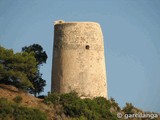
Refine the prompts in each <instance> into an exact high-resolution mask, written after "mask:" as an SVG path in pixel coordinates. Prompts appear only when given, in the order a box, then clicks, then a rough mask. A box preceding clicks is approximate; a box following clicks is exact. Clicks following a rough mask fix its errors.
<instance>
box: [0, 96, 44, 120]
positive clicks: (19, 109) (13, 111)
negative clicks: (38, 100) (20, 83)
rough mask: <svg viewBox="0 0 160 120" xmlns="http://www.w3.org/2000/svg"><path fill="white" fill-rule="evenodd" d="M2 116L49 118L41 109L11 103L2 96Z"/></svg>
mask: <svg viewBox="0 0 160 120" xmlns="http://www.w3.org/2000/svg"><path fill="white" fill-rule="evenodd" d="M0 118H1V119H2V120H10V119H13V120H47V117H46V115H45V114H44V113H42V112H41V111H40V110H38V109H34V108H27V107H23V106H20V105H18V104H17V103H10V102H8V101H7V99H5V98H0Z"/></svg>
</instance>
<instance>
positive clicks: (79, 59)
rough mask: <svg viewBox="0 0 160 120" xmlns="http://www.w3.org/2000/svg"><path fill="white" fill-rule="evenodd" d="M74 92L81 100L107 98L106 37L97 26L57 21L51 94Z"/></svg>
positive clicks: (93, 23) (94, 24) (95, 24)
mask: <svg viewBox="0 0 160 120" xmlns="http://www.w3.org/2000/svg"><path fill="white" fill-rule="evenodd" d="M73 90H74V91H76V92H77V93H78V94H79V96H81V97H82V98H85V97H89V98H92V97H96V96H103V97H106V98H108V97H107V96H108V95H107V80H106V69H105V57H104V44H103V35H102V31H101V27H100V25H99V24H98V23H95V22H64V21H58V22H55V25H54V47H53V66H52V85H51V91H52V92H58V93H68V92H70V91H73Z"/></svg>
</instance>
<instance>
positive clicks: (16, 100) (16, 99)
mask: <svg viewBox="0 0 160 120" xmlns="http://www.w3.org/2000/svg"><path fill="white" fill-rule="evenodd" d="M22 99H23V98H22V97H21V96H19V95H18V96H16V97H15V98H14V99H13V100H14V102H16V103H21V102H22Z"/></svg>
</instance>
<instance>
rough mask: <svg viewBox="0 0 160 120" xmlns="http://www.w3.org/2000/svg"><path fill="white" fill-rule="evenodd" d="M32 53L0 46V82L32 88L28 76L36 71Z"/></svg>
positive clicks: (32, 75) (31, 75) (33, 74)
mask: <svg viewBox="0 0 160 120" xmlns="http://www.w3.org/2000/svg"><path fill="white" fill-rule="evenodd" d="M36 64H37V62H36V59H35V58H34V53H33V52H31V53H27V52H19V53H14V52H13V50H9V49H5V48H3V47H1V46H0V83H5V84H12V85H15V86H16V87H18V88H22V89H25V90H27V89H28V88H33V84H32V83H31V82H30V80H29V77H34V76H35V73H36V71H37V67H36Z"/></svg>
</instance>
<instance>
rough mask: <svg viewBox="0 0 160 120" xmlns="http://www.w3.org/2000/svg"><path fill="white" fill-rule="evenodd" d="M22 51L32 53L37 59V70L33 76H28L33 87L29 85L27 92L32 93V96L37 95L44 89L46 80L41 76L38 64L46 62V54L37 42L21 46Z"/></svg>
mask: <svg viewBox="0 0 160 120" xmlns="http://www.w3.org/2000/svg"><path fill="white" fill-rule="evenodd" d="M22 51H23V52H27V53H32V52H33V53H34V56H35V58H36V61H37V69H38V70H37V72H36V74H35V76H34V77H30V82H31V83H32V84H33V86H34V87H31V88H30V89H29V92H30V93H31V94H34V96H37V94H40V93H41V92H43V91H44V86H46V81H45V80H44V79H43V78H42V74H41V73H40V70H39V69H40V65H42V64H43V63H46V60H47V54H46V52H45V51H43V48H42V46H40V45H39V44H33V45H30V46H25V47H23V48H22Z"/></svg>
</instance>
